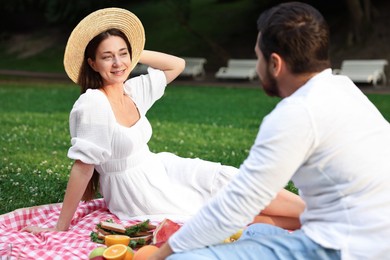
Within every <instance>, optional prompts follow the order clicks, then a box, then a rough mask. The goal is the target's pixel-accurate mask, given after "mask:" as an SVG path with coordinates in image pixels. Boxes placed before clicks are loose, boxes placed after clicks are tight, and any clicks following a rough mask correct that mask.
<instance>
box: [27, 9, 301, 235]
mask: <svg viewBox="0 0 390 260" xmlns="http://www.w3.org/2000/svg"><path fill="white" fill-rule="evenodd" d="M144 42H145V36H144V30H143V27H142V24H141V22H140V21H139V20H138V18H137V17H136V16H134V15H133V14H132V13H130V12H129V11H127V10H123V9H118V8H107V9H102V10H99V11H96V12H94V13H92V14H90V15H89V16H87V17H86V18H84V19H83V20H82V21H81V22H80V23H79V24H78V25H77V26H76V28H75V29H74V31H73V32H72V34H71V36H70V38H69V40H68V44H67V47H66V50H65V56H64V66H65V70H66V72H67V74H68V76H69V77H70V78H71V79H72V80H73V81H74V82H75V83H77V84H79V85H80V86H81V90H82V91H81V92H82V95H81V96H80V97H79V99H78V100H77V101H76V102H75V104H74V106H73V109H72V111H71V114H70V131H71V137H72V146H71V147H70V149H69V152H68V157H70V158H71V159H73V160H75V163H74V165H73V167H72V169H71V172H70V177H69V182H68V185H67V189H66V193H65V197H64V202H63V207H62V210H61V214H60V217H59V220H58V223H57V225H56V227H55V228H49V229H46V228H39V227H26V228H25V229H24V230H26V231H30V232H38V231H43V230H56V231H64V230H68V229H69V227H70V222H71V220H72V217H73V215H74V213H75V211H76V209H77V206H78V203H79V202H80V200H90V199H93V198H94V195H95V194H96V191H97V188H98V187H99V188H100V193H101V194H102V196H103V197H104V200H105V202H106V204H107V207H108V209H109V210H110V211H111V212H112V213H113V214H115V215H116V216H118V218H119V219H122V220H129V219H132V218H137V219H140V218H148V219H152V220H162V219H163V218H165V217H169V216H171V217H172V218H173V219H178V218H179V219H182V220H185V219H186V218H188V217H190V216H192V215H193V214H194V213H195V212H196V211H197V210H198V209H199V208H200V207H201V206H202V205H203V204H204V203H205V202H206V201H207V200H208V199H209V198H210V197H211V196H213V195H214V194H215V193H216V192H217V191H218V190H219V189H220V188H221V187H223V186H224V185H225V184H226V183H227V182H229V181H230V180H231V178H233V176H234V175H235V173H236V172H237V169H236V168H234V167H231V166H223V165H221V164H219V163H214V162H208V161H204V160H200V159H186V158H180V157H178V156H176V155H174V154H171V153H166V152H164V153H157V154H156V153H152V152H151V151H150V150H149V148H148V144H147V143H148V141H149V140H150V138H151V135H152V128H151V125H150V123H149V121H148V119H147V118H146V112H147V111H148V109H149V108H150V107H151V106H152V105H153V103H154V102H155V101H156V100H158V99H159V98H161V97H162V95H163V93H164V90H165V87H166V85H167V84H169V83H170V82H172V81H173V80H174V79H175V78H176V77H177V76H178V75H179V74H180V73H181V72H182V71H183V69H184V66H185V63H184V60H183V59H181V58H178V57H175V56H172V55H168V54H164V53H160V52H154V51H148V50H143V47H144ZM137 62H140V63H143V64H146V65H148V66H149V69H148V74H147V75H141V76H138V77H135V78H132V79H129V80H127V79H128V77H129V74H130V72H131V70H132V69H133V68H134V67H135V65H136V64H137ZM303 208H304V203H303V202H302V200H301V199H300V198H299V197H298V196H297V195H295V194H293V193H290V192H288V191H286V190H283V191H282V192H280V194H279V195H278V196H277V197H276V199H275V200H274V201H273V202H272V203H271V205H270V206H269V207H268V208H267V209H265V210H264V211H263V213H262V215H261V216H259V217H260V218H261V221H266V222H273V223H275V224H278V225H282V226H283V227H287V228H297V227H298V226H299V225H300V224H299V220H298V216H299V214H300V212H301V211H303Z"/></svg>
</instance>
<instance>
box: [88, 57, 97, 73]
mask: <svg viewBox="0 0 390 260" xmlns="http://www.w3.org/2000/svg"><path fill="white" fill-rule="evenodd" d="M87 62H88V64H89V66H91V68H92V69H93V70H94V71H96V68H95V62H94V61H93V60H92V59H91V58H88V60H87Z"/></svg>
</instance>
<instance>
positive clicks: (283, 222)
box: [253, 189, 305, 230]
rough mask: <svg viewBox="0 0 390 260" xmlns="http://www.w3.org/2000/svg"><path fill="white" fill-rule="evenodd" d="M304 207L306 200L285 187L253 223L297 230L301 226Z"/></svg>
mask: <svg viewBox="0 0 390 260" xmlns="http://www.w3.org/2000/svg"><path fill="white" fill-rule="evenodd" d="M304 209H305V202H304V201H303V200H302V199H301V198H300V197H299V196H298V195H296V194H295V193H292V192H290V191H288V190H285V189H283V190H281V191H280V192H279V193H278V194H277V196H276V198H275V199H273V200H272V201H271V203H270V204H269V205H268V206H267V207H266V208H265V209H264V210H262V211H261V212H260V214H259V215H258V216H256V217H255V218H254V220H253V223H266V224H272V225H275V226H278V227H281V228H284V229H289V230H295V229H298V228H300V226H301V223H300V221H299V216H300V214H301V213H302V212H303V210H304Z"/></svg>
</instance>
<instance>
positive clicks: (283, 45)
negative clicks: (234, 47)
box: [257, 2, 330, 74]
mask: <svg viewBox="0 0 390 260" xmlns="http://www.w3.org/2000/svg"><path fill="white" fill-rule="evenodd" d="M257 28H258V30H259V48H260V50H261V52H262V53H263V56H264V58H265V60H266V61H269V58H270V55H271V54H272V53H277V54H278V55H280V56H281V57H282V58H283V59H284V60H285V61H286V63H287V66H288V68H289V69H290V71H291V72H292V73H294V74H299V73H306V72H319V71H322V70H324V69H326V68H329V67H330V61H329V28H328V25H327V23H326V21H325V19H324V17H323V16H322V15H321V13H320V12H319V11H318V10H316V9H315V8H314V7H312V6H310V5H308V4H305V3H300V2H289V3H283V4H280V5H277V6H275V7H273V8H271V9H268V10H266V11H265V12H263V13H262V14H261V15H260V17H259V19H258V21H257Z"/></svg>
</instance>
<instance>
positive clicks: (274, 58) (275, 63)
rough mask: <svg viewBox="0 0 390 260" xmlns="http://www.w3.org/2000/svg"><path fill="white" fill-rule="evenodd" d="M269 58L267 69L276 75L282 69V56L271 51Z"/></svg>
mask: <svg viewBox="0 0 390 260" xmlns="http://www.w3.org/2000/svg"><path fill="white" fill-rule="evenodd" d="M269 60H270V62H269V63H268V64H269V71H270V72H271V74H272V75H273V76H278V75H279V73H280V72H281V70H282V62H283V61H282V58H281V57H280V56H279V55H278V54H277V53H272V54H271V56H270V59H269Z"/></svg>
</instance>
